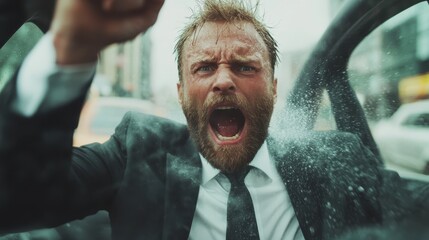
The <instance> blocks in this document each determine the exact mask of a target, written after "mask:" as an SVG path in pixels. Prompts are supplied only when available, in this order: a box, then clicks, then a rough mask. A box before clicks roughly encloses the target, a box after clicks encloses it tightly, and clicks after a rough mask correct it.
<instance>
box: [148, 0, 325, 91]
mask: <svg viewBox="0 0 429 240" xmlns="http://www.w3.org/2000/svg"><path fill="white" fill-rule="evenodd" d="M260 2H261V7H260V12H261V13H262V14H263V16H264V18H263V19H264V21H265V23H266V24H267V25H268V26H270V27H272V34H273V36H274V37H275V38H276V39H277V41H278V43H279V49H280V51H281V52H286V51H288V50H297V49H301V48H306V47H308V46H309V45H311V44H313V43H314V42H316V41H317V40H318V39H319V38H320V36H321V34H322V33H323V31H324V30H325V29H326V26H327V24H328V22H329V19H330V17H329V11H328V10H329V8H328V4H327V2H328V0H299V1H298V0H260ZM195 6H196V0H166V2H165V4H164V7H163V9H162V10H161V13H160V15H159V18H158V21H157V23H156V24H155V25H154V27H153V28H152V30H151V37H152V41H153V49H152V60H151V61H152V72H151V74H152V79H153V83H152V89H153V91H154V94H155V95H158V94H160V92H161V94H163V95H164V96H165V94H175V89H176V82H177V80H178V78H177V69H176V63H175V55H174V54H173V48H174V44H175V41H176V37H177V35H178V33H179V32H180V29H181V28H182V27H183V26H184V24H185V23H186V22H187V20H188V19H187V17H189V16H190V15H191V13H192V9H193V8H194V7H195Z"/></svg>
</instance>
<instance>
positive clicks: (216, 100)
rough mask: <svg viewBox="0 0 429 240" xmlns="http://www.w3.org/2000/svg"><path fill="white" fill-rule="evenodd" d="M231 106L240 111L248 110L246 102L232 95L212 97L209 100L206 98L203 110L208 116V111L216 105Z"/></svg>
mask: <svg viewBox="0 0 429 240" xmlns="http://www.w3.org/2000/svg"><path fill="white" fill-rule="evenodd" d="M220 104H224V105H232V106H236V107H238V108H239V109H240V110H241V111H246V110H248V104H247V102H246V101H245V100H244V99H242V98H241V97H239V96H237V95H236V94H234V95H232V94H231V95H213V96H212V97H210V98H207V100H206V101H205V102H204V104H203V110H204V112H205V114H208V111H209V109H212V108H213V107H215V106H216V105H220Z"/></svg>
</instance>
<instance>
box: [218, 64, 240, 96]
mask: <svg viewBox="0 0 429 240" xmlns="http://www.w3.org/2000/svg"><path fill="white" fill-rule="evenodd" d="M218 71H219V73H218V75H217V76H216V80H215V82H214V84H213V89H212V90H213V92H215V93H221V94H231V93H234V92H235V90H236V88H237V87H236V86H235V83H234V80H233V78H232V76H231V74H232V73H231V72H230V70H229V69H218Z"/></svg>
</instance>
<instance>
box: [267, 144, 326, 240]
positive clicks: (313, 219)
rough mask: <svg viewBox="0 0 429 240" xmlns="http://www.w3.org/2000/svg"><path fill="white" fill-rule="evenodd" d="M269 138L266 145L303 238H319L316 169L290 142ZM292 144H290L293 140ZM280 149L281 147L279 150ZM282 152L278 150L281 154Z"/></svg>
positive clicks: (319, 219)
mask: <svg viewBox="0 0 429 240" xmlns="http://www.w3.org/2000/svg"><path fill="white" fill-rule="evenodd" d="M271 142H272V141H268V148H269V151H270V154H271V156H272V157H273V158H274V160H275V164H276V167H277V170H278V172H279V174H280V176H281V178H282V179H283V182H284V184H285V185H286V189H287V191H288V194H289V197H290V199H291V202H292V206H293V208H294V210H295V214H296V217H297V219H298V222H299V226H300V228H301V231H302V233H303V234H304V237H305V239H307V240H308V239H318V240H320V239H322V212H321V207H320V204H321V202H320V201H321V199H322V197H321V196H320V194H321V192H320V190H318V188H317V187H316V186H318V185H320V184H321V183H320V182H318V180H319V178H318V177H317V176H318V174H317V172H314V170H313V168H312V167H311V166H309V165H308V162H307V161H306V159H308V158H304V156H301V155H302V151H300V150H298V149H296V148H294V147H293V145H291V144H282V146H280V145H276V144H272V143H271ZM292 144H293V143H292ZM279 148H280V149H279ZM280 151H281V153H280Z"/></svg>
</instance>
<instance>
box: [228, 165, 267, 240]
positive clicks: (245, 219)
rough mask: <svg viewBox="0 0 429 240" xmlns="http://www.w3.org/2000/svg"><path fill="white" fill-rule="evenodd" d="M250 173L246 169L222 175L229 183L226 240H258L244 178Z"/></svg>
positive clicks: (250, 199)
mask: <svg viewBox="0 0 429 240" xmlns="http://www.w3.org/2000/svg"><path fill="white" fill-rule="evenodd" d="M249 171H250V167H246V168H245V169H243V171H240V172H237V173H224V175H225V176H226V177H227V178H228V179H229V181H230V182H231V191H230V192H229V196H228V206H227V227H226V240H259V233H258V225H257V224H256V217H255V210H254V209H253V203H252V198H251V197H250V193H249V190H248V189H247V187H246V185H245V184H244V178H245V177H246V175H247V173H248V172H249Z"/></svg>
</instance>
